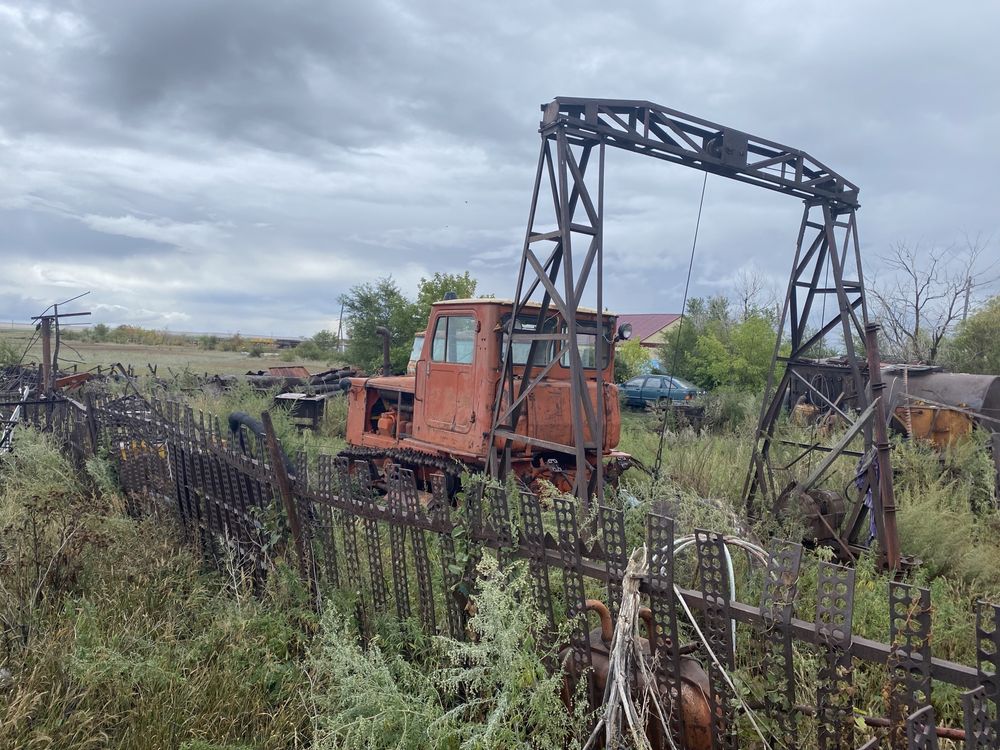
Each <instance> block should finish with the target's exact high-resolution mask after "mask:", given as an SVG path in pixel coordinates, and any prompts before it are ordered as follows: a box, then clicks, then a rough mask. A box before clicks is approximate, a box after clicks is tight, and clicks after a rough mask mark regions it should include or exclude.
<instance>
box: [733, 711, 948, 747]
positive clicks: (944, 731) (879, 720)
mask: <svg viewBox="0 0 1000 750" xmlns="http://www.w3.org/2000/svg"><path fill="white" fill-rule="evenodd" d="M750 707H751V708H754V709H759V708H764V705H763V704H762V703H752V704H750ZM794 710H795V711H796V712H798V713H800V714H804V715H806V716H815V715H816V709H815V708H814V707H813V706H808V705H805V704H799V705H797V706H795V707H794ZM861 720H862V721H863V722H864V723H865V724H866V725H867V726H869V727H874V728H876V729H885V728H887V727H891V726H892V722H891V721H889V719H887V718H886V717H884V716H862V717H861ZM934 731H935V733H936V734H937V736H938V737H941V738H942V739H945V740H959V741H961V740H964V739H965V730H964V729H959V728H958V727H934Z"/></svg>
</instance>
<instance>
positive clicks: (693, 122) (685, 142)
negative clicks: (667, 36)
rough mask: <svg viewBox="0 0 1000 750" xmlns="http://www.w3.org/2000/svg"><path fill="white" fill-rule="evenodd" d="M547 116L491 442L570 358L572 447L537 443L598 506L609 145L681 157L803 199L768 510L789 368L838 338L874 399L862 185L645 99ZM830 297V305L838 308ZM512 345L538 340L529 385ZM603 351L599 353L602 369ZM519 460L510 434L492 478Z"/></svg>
mask: <svg viewBox="0 0 1000 750" xmlns="http://www.w3.org/2000/svg"><path fill="white" fill-rule="evenodd" d="M542 113H543V114H542V121H541V124H540V128H539V132H540V133H541V136H542V144H541V152H540V154H539V158H538V168H537V170H536V172H535V181H534V189H533V193H532V198H531V208H530V211H529V214H528V227H527V232H526V235H525V239H524V246H523V253H522V258H521V264H520V269H519V272H518V278H517V288H516V292H515V297H514V310H513V315H512V316H511V319H510V320H511V322H510V324H509V327H508V330H507V331H506V334H507V336H506V339H505V341H506V344H505V346H504V350H503V360H502V365H501V370H500V382H499V386H498V389H497V395H496V400H495V407H494V414H493V423H492V424H493V427H492V431H491V438H497V437H500V438H512V437H513V436H514V435H515V433H516V426H517V423H518V419H519V417H520V414H521V410H522V407H523V405H524V403H525V399H526V397H527V396H528V394H529V393H530V392H531V391H532V389H533V388H534V387H535V386H537V384H538V383H539V382H540V381H541V380H542V379H543V378H544V377H545V375H546V374H547V373H548V371H549V369H550V368H551V367H552V366H553V365H554V364H555V362H556V361H558V359H559V358H560V357H562V356H564V355H565V356H566V357H567V358H568V361H569V366H570V370H571V374H570V383H571V388H572V409H573V412H572V419H573V435H574V444H573V445H554V444H552V443H547V444H546V445H544V446H540V447H543V448H545V449H546V450H550V451H555V452H558V453H561V454H564V455H565V456H567V457H570V458H571V460H572V461H573V462H574V464H575V466H576V467H577V471H576V479H575V485H574V493H575V494H576V496H577V497H578V498H579V499H580V501H581V502H582V503H584V504H586V503H589V501H590V498H591V497H594V496H596V497H597V498H598V499H599V500H600V499H603V496H604V467H603V465H602V461H601V445H602V442H603V441H602V437H603V432H602V419H601V418H599V415H603V413H604V405H603V398H604V384H603V382H602V375H601V371H600V370H599V369H598V370H597V389H596V398H594V399H592V398H591V396H590V391H589V390H588V387H587V381H586V378H585V373H584V368H583V363H582V361H581V358H580V349H579V346H578V341H577V323H576V309H577V307H578V306H579V305H580V301H581V300H582V299H583V297H584V293H585V292H586V291H587V289H588V284H590V283H591V280H593V283H594V287H595V292H596V306H597V308H598V331H600V330H602V323H603V321H602V320H601V317H600V316H601V313H602V310H601V308H602V306H603V239H604V169H605V152H606V149H607V147H609V146H611V147H614V148H619V149H623V150H626V151H632V152H635V153H638V154H643V155H645V156H651V157H654V158H657V159H662V160H664V161H668V162H674V163H676V164H681V165H683V166H687V167H692V168H694V169H698V170H701V171H704V172H710V173H712V174H716V175H720V176H722V177H726V178H729V179H732V180H736V181H739V182H745V183H747V184H750V185H755V186H757V187H762V188H766V189H768V190H773V191H775V192H779V193H785V194H788V195H791V196H794V197H796V198H800V199H802V201H803V203H804V210H803V215H802V221H801V224H800V228H799V234H798V242H797V244H796V251H795V257H794V261H793V263H792V271H791V274H790V278H789V283H788V292H787V295H786V299H785V304H784V307H783V309H782V313H781V320H780V324H779V335H778V340H777V341H776V342H775V348H774V360H773V362H772V368H771V375H770V376H769V379H768V386H767V391H766V393H765V395H764V403H763V407H762V410H761V414H760V422H759V429H758V433H757V442H756V446H755V449H754V457H753V465H752V466H751V470H750V472H749V474H748V477H747V482H746V486H745V494H746V499H747V503H748V506H750V507H751V508H752V509H754V510H758V509H756V508H754V507H753V506H754V505H755V504H756V503H755V498H757V497H758V496H759V495H761V494H770V495H771V496H772V497H773V496H774V495H775V488H774V481H773V470H772V468H771V466H770V450H771V445H772V442H773V440H774V427H775V424H776V422H777V420H778V417H779V414H780V411H781V408H782V406H783V404H784V403H785V401H786V396H787V394H788V391H789V385H790V382H791V379H792V377H793V373H794V372H795V370H796V368H797V367H798V366H799V365H800V364H804V363H805V361H806V359H805V358H806V355H807V354H808V353H809V350H810V348H811V347H813V346H814V345H815V344H817V343H818V342H819V341H821V340H822V339H823V337H824V336H826V335H827V334H831V333H834V332H839V334H840V335H841V336H842V337H843V341H844V347H845V349H846V352H847V362H848V365H849V367H850V372H851V377H852V379H853V381H854V386H855V391H856V392H857V393H858V394H859V396H858V403H857V407H858V409H859V410H860V411H862V412H863V411H864V410H865V408H866V407H867V406H868V404H869V402H870V396H869V395H868V394H866V383H865V372H864V369H865V368H864V367H863V365H862V364H861V362H860V360H859V357H858V353H857V351H856V347H855V337H858V338H863V337H865V335H866V327H867V326H868V310H867V305H866V303H865V294H864V280H863V277H862V272H861V254H860V247H859V244H858V231H857V221H856V215H855V214H856V212H857V209H858V207H859V203H858V187H857V186H856V185H855V184H854V183H852V182H850V181H849V180H847V179H846V178H844V177H842V176H841V175H839V174H837V173H836V172H834V171H833V170H832V169H830V168H829V167H827V166H826V165H824V164H823V163H822V162H820V161H819V160H817V159H815V158H814V157H812V156H810V155H809V154H807V153H806V152H804V151H801V150H799V149H795V148H791V147H789V146H784V145H782V144H780V143H776V142H774V141H770V140H766V139H763V138H759V137H757V136H754V135H750V134H747V133H744V132H742V131H739V130H736V129H734V128H729V127H726V126H723V125H719V124H717V123H713V122H710V121H708V120H704V119H702V118H699V117H694V116H692V115H688V114H684V113H683V112H678V111H676V110H673V109H669V108H667V107H663V106H661V105H658V104H653V103H652V102H648V101H631V100H614V99H579V98H571V97H558V98H556V99H554V100H553V101H552V102H550V103H548V104H543V105H542ZM595 157H596V158H595ZM593 162H596V167H594V165H593ZM588 167H589V171H588ZM595 173H596V174H595ZM543 181H547V182H548V186H549V191H548V196H546V191H544V190H543V187H542V185H543ZM549 198H551V202H552V209H553V213H554V216H555V228H551V225H550V226H544V225H543V223H542V222H543V221H544V219H542V218H541V217H540V215H539V214H540V209H542V208H543V207H544V205H545V204H546V203H547V202H548V200H549ZM581 207H582V211H581V210H580V209H581ZM581 243H582V246H583V247H585V248H586V250H585V251H584V252H582V253H581V252H580V251H579V250H577V255H576V256H574V252H573V251H574V248H575V247H579V246H580V244H581ZM541 248H545V250H544V251H542V250H541ZM825 275H826V276H825ZM830 277H832V278H830ZM828 299H832V300H833V301H834V304H833V305H830V311H829V312H827V304H826V300H828ZM533 301H536V302H538V303H539V307H538V308H537V324H536V326H535V329H534V330H533V331H527V330H519V329H518V328H517V321H518V319H519V314H520V313H521V312H522V311H523V310H524V309H525V308H526V306H527V305H528V304H529V303H532V302H533ZM553 307H554V308H555V309H556V311H558V313H559V314H560V315H561V316H562V318H563V320H564V321H565V329H564V331H562V332H558V333H552V332H546V331H543V330H542V328H543V327H542V321H543V320H544V319H545V317H546V316H547V315H548V314H549V311H550V309H551V308H553ZM817 313H818V315H817ZM817 320H818V321H819V322H818V323H817ZM786 325H787V326H788V328H789V330H790V346H791V349H790V352H789V354H788V355H787V357H781V356H779V355H780V352H781V347H782V343H783V341H782V339H783V332H784V329H785V327H786ZM597 340H598V349H600V348H601V346H603V345H606V343H607V342H604V341H603V340H602V337H601V336H597ZM515 342H530V346H531V348H530V354H529V356H528V364H527V365H526V366H525V368H524V373H523V377H519V376H518V375H517V373H516V372H515V370H514V365H513V358H512V348H513V344H514V343H515ZM553 342H554V345H553ZM867 354H868V356H869V357H870V358H871V357H872V356H873V355H874V357H875V359H874V361H875V362H876V363H877V362H878V358H877V351H876V352H872V351H871V350H868V351H867ZM600 357H601V352H600V351H598V358H599V359H598V361H600ZM782 363H784V364H785V365H786V367H785V368H784V371H783V374H782V375H781V377H780V378H776V373H777V371H778V370H779V368H780V365H781V364H782ZM776 380H777V382H775V381H776ZM595 401H596V403H595ZM876 421H877V419H876ZM865 436H866V444H867V446H866V447H870V446H871V443H872V429H871V426H870V425H869V426H868V427H867V428H866V429H865ZM518 439H519V440H521V441H523V442H527V443H529V444H530V443H532V442H533V441H532V440H530V439H527V438H522V437H518ZM879 447H881V446H879ZM510 460H511V440H510V439H508V440H506V442H505V447H504V448H503V449H502V450H500V451H499V454H498V455H494V456H493V458H492V460H491V463H490V471H491V473H492V474H493V475H494V476H504V475H505V474H506V472H507V470H509V467H510ZM876 461H877V462H878V463H879V467H878V469H877V470H876V469H874V468H873V469H871V470H870V472H871V473H870V477H869V485H870V486H871V487H872V488H873V490H872V492H873V496H874V499H873V503H872V507H873V512H874V513H875V515H876V524H877V526H878V527H879V529H880V532H879V538H880V541H883V552H884V551H885V546H884V543H885V540H886V538H887V535H886V534H885V533H884V532H883V530H882V527H883V525H884V524H883V519H882V518H881V517H880V513H879V509H880V508H881V505H880V503H879V496H880V494H882V495H884V494H885V491H886V485H887V484H888V487H889V489H888V492H889V493H891V482H892V472H891V468H890V466H889V465H888V454H887V453H886V452H885V451H882V450H880V451H879V452H878V457H877V459H876ZM876 471H877V472H878V474H877V476H878V479H877V480H876V479H875V476H876ZM880 490H881V493H880ZM890 496H891V495H890ZM863 516H864V507H862V503H861V501H859V502H858V507H856V508H855V510H854V512H853V513H852V518H851V524H850V527H851V529H852V530H853V533H854V536H855V537H856V536H857V532H858V529H859V528H860V520H861V519H862V517H863ZM850 541H852V542H854V541H856V538H853V539H850ZM894 554H895V555H896V560H892V559H890V560H889V564H890V565H891V566H892V567H895V563H896V562H898V548H897V549H896V551H895V553H894ZM890 557H891V555H890Z"/></svg>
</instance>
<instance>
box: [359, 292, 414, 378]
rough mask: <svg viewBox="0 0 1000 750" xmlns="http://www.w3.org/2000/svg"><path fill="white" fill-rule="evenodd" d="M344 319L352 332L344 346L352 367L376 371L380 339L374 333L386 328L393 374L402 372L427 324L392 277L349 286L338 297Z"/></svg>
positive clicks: (378, 366)
mask: <svg viewBox="0 0 1000 750" xmlns="http://www.w3.org/2000/svg"><path fill="white" fill-rule="evenodd" d="M340 302H341V303H342V304H343V305H344V317H345V318H346V320H347V324H348V327H349V329H350V332H351V338H350V341H349V342H348V344H347V353H346V354H347V360H348V361H349V362H351V363H352V364H354V365H357V366H359V367H364V368H366V369H367V370H369V371H370V372H377V371H378V370H379V369H380V368H381V366H382V339H381V338H380V337H379V336H378V335H377V334H376V333H375V329H376V328H378V327H379V326H385V327H386V328H388V329H389V331H390V332H391V333H392V336H391V339H390V343H391V349H390V358H391V361H392V368H393V371H394V372H400V371H404V370H405V369H406V363H407V361H408V360H409V357H410V348H411V347H412V345H413V336H414V334H415V333H416V332H417V331H419V330H420V329H421V328H422V327H423V326H425V325H426V324H427V323H426V320H427V319H426V317H425V316H421V310H420V308H419V306H418V305H417V304H416V303H414V302H411V301H410V300H408V299H407V298H406V296H405V295H404V294H403V293H402V292H401V291H400V289H399V286H398V285H397V284H396V282H395V281H394V280H393V278H392V277H391V276H386V277H384V278H381V279H379V280H378V281H376V282H375V283H374V284H371V283H367V282H366V283H363V284H357V285H356V286H353V287H351V289H350V291H348V292H347V293H346V294H343V295H341V297H340Z"/></svg>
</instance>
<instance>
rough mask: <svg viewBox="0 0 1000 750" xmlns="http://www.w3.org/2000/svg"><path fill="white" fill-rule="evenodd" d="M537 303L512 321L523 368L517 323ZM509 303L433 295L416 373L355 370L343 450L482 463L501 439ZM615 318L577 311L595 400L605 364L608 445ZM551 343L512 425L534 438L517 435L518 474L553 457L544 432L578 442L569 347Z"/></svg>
mask: <svg viewBox="0 0 1000 750" xmlns="http://www.w3.org/2000/svg"><path fill="white" fill-rule="evenodd" d="M537 309H538V308H537V307H536V308H535V309H532V308H531V307H528V308H526V309H524V308H522V312H521V313H520V314H519V316H518V320H517V321H516V324H515V326H514V334H515V341H514V343H513V345H512V358H513V365H514V369H515V374H516V375H520V376H523V373H524V369H525V367H526V365H527V364H528V357H529V356H530V344H529V343H523V342H519V341H517V340H516V337H517V333H518V331H522V332H523V331H529V330H531V331H533V330H534V328H535V326H536V325H537V322H538V313H537ZM512 311H513V303H512V302H510V301H505V300H496V299H454V300H444V301H441V302H437V303H435V304H434V305H433V307H432V308H431V314H430V319H429V320H428V322H427V328H426V330H425V331H424V332H422V334H418V335H417V341H416V342H415V346H414V353H413V355H411V364H412V374H407V375H403V376H385V377H372V378H354V379H352V381H351V388H350V392H349V408H348V420H347V442H348V443H349V445H350V447H349V448H348V449H347V450H346V451H345V453H346V454H347V455H354V456H358V457H364V458H368V459H370V460H378V459H382V458H384V459H387V460H390V461H393V462H394V463H401V464H404V465H408V466H413V467H416V468H419V469H421V470H423V469H424V468H426V469H427V472H425V473H433V471H434V470H441V471H447V470H448V469H449V467H452V469H453V470H455V471H460V470H461V468H464V466H472V467H476V468H480V469H481V468H482V467H484V466H485V465H486V462H487V460H488V458H489V455H490V452H491V450H493V449H494V448H495V447H499V441H500V439H499V438H498V439H497V441H498V445H491V441H490V436H491V434H492V418H493V411H494V407H495V401H496V395H497V387H498V384H499V383H500V370H501V359H502V357H503V352H504V347H505V342H504V341H503V337H504V333H503V332H504V331H505V330H507V329H508V327H509V326H508V324H509V322H510V316H511V314H512ZM614 324H615V319H614V317H612V316H608V315H605V316H603V319H602V328H603V330H601V331H598V329H597V315H596V311H587V310H582V311H579V312H578V315H577V328H578V333H577V343H578V347H579V349H580V352H581V355H582V358H583V362H584V368H585V373H587V374H586V375H585V379H586V380H587V385H588V388H589V389H590V392H591V396H592V401H593V402H594V403H595V404H596V403H597V400H596V398H594V397H595V396H596V388H597V370H598V368H600V370H601V371H602V380H603V383H602V387H603V389H604V398H603V404H604V415H603V416H604V428H603V438H604V440H603V446H602V448H603V453H604V454H605V455H609V454H611V453H612V452H613V451H614V449H615V447H617V445H618V439H619V433H620V414H619V403H618V395H617V388H616V386H615V385H614V384H613V382H612V380H613V370H614V341H615V327H614ZM542 325H543V330H545V331H551V332H552V333H561V332H563V331H564V323H563V321H562V318H561V316H560V315H559V314H558V313H556V312H554V311H553V312H550V313H549V315H548V316H547V317H546V319H545V321H544V322H543V324H542ZM555 346H557V343H556V341H555V340H553V341H551V342H548V343H546V344H545V347H547V349H543V348H542V347H541V346H536V353H535V361H534V363H533V365H532V366H533V375H535V376H537V374H538V373H539V372H540V371H541V370H542V369H544V368H546V366H547V367H548V369H547V372H546V373H545V376H544V380H543V382H542V383H541V384H540V385H539V386H537V387H536V388H535V389H534V390H533V391H532V392H531V393H530V394H529V396H528V397H527V399H526V400H525V404H524V407H523V408H522V409H521V414H520V418H519V420H518V424H517V427H516V430H515V432H516V433H517V434H518V435H528V436H531V437H533V438H536V441H535V443H534V445H528V444H526V443H520V442H519V441H517V440H516V439H514V445H513V454H514V464H515V466H514V468H515V471H517V473H518V474H519V475H525V474H536V473H538V472H543V471H548V472H549V473H551V471H552V461H553V460H555V458H556V457H555V456H552V455H547V454H546V451H545V450H544V449H540V448H539V447H538V445H539V441H540V442H542V443H544V442H546V441H547V442H549V443H560V444H569V443H572V418H571V411H572V410H571V400H570V397H571V390H570V381H569V374H570V369H569V363H568V360H567V357H566V356H565V355H563V356H560V357H559V358H556V359H555V361H554V362H552V361H551V360H552V359H553V358H554V357H555V355H556V354H558V351H557V350H556V349H555V348H554V347H555ZM418 352H419V353H418ZM599 359H600V361H598V360H599ZM550 362H551V364H550ZM407 369H408V370H410V369H411V368H410V367H408V368H407ZM560 458H561V459H564V458H565V456H560ZM546 467H547V468H546ZM563 468H564V469H570V470H571V469H572V467H563Z"/></svg>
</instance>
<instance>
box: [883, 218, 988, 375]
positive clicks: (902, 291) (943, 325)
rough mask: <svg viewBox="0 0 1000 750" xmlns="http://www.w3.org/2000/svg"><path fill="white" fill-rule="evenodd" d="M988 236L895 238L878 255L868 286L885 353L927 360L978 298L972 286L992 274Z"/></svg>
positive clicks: (982, 283)
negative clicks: (928, 240) (880, 272)
mask: <svg viewBox="0 0 1000 750" xmlns="http://www.w3.org/2000/svg"><path fill="white" fill-rule="evenodd" d="M988 245H989V242H988V241H983V240H982V239H981V238H980V237H978V236H977V237H976V238H974V239H973V238H969V237H966V238H965V243H964V246H959V245H957V244H953V245H949V246H947V247H944V248H931V249H930V250H922V249H921V248H920V246H919V245H917V246H914V247H910V246H909V245H907V244H906V243H903V242H899V243H896V245H894V246H893V248H892V251H891V252H889V253H888V254H886V255H882V256H879V258H880V260H881V261H882V263H883V266H884V270H885V271H886V272H887V273H886V275H885V276H883V277H882V278H881V279H875V280H874V283H873V284H872V285H871V286H870V288H869V291H870V293H871V295H872V297H873V299H874V302H875V310H876V314H877V316H878V318H879V322H881V324H882V339H883V341H884V343H885V353H886V354H887V355H889V356H892V357H897V358H899V359H901V360H903V361H910V362H914V361H915V362H925V363H927V364H933V363H934V362H935V361H936V360H937V357H938V353H939V352H940V349H941V344H942V342H943V341H944V340H945V337H947V336H948V334H949V333H950V332H951V330H952V329H953V328H954V326H955V325H956V324H957V323H958V322H959V321H960V320H962V319H964V318H965V317H966V316H967V315H968V314H969V310H970V307H973V306H974V305H975V304H977V303H978V295H977V292H978V290H979V289H981V288H982V287H984V286H986V285H988V284H991V283H992V282H994V281H995V280H996V278H997V277H996V276H995V275H992V272H993V271H994V269H995V267H996V265H997V264H996V262H993V263H989V264H987V263H985V261H986V258H985V257H984V254H985V251H986V248H987V246H988Z"/></svg>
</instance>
